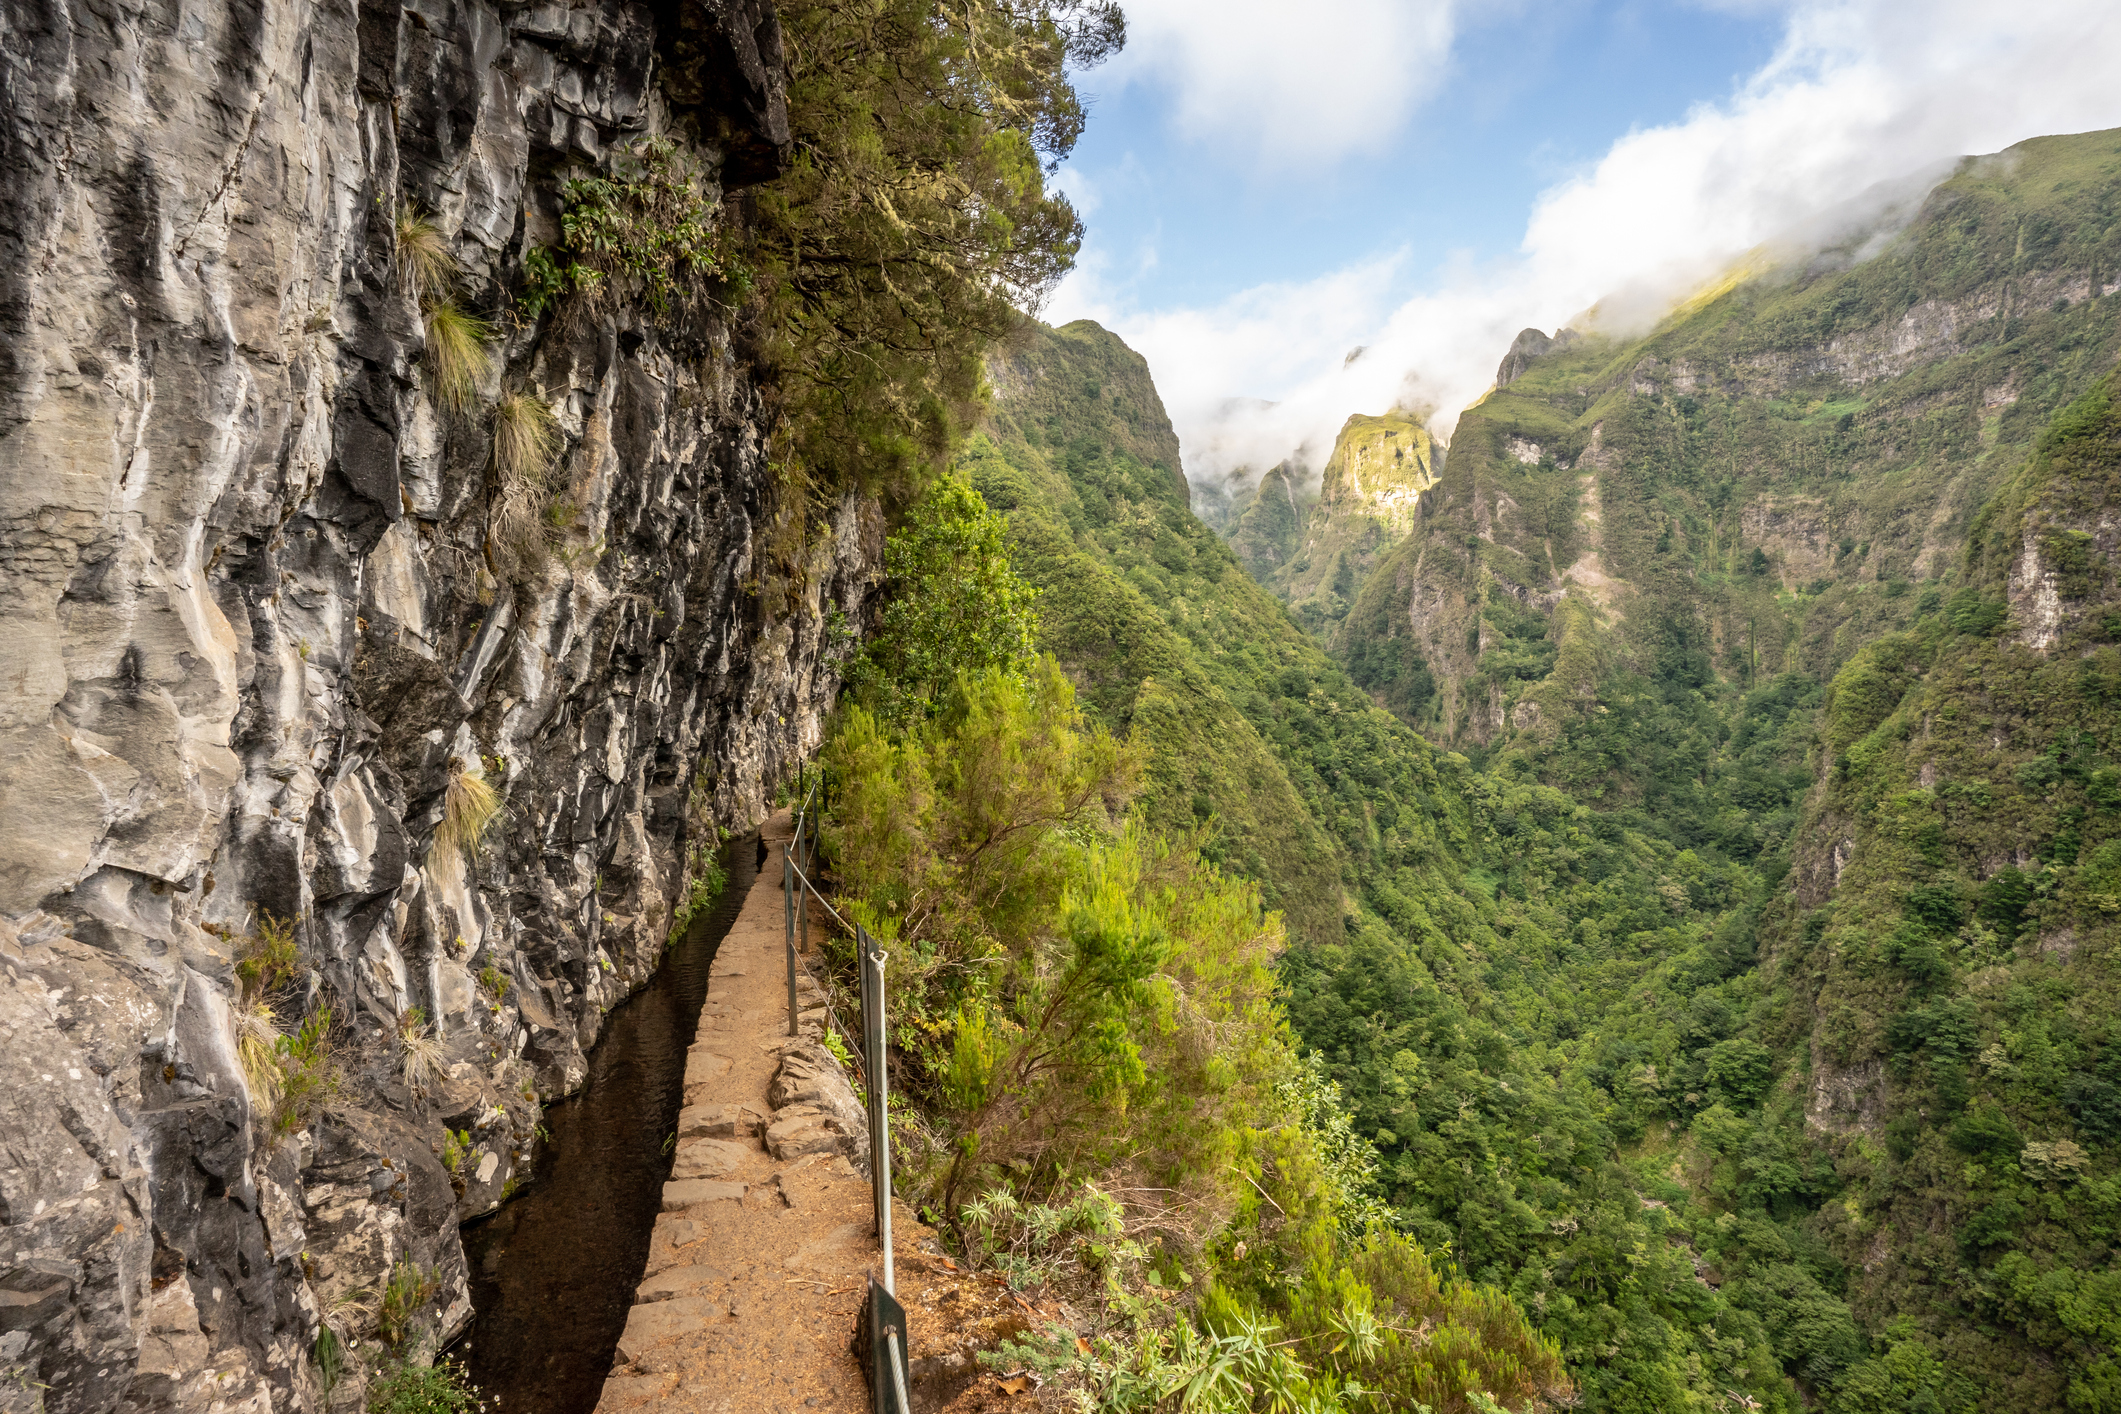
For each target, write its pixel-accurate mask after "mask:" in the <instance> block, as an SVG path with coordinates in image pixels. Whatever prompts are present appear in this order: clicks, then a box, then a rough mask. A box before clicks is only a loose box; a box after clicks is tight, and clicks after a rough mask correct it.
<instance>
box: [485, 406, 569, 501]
mask: <svg viewBox="0 0 2121 1414" xmlns="http://www.w3.org/2000/svg"><path fill="white" fill-rule="evenodd" d="M559 450H560V419H559V418H558V416H556V415H555V414H554V413H553V410H552V409H551V408H550V407H548V406H546V404H545V402H544V400H543V399H542V398H539V397H536V396H535V395H533V394H530V393H525V392H520V391H518V392H514V393H507V394H504V395H503V396H502V398H501V400H500V401H499V402H497V403H495V404H494V407H493V462H494V468H495V469H496V470H497V471H499V472H500V474H501V485H502V486H503V488H504V489H505V488H509V487H515V486H522V487H527V488H532V489H535V490H538V491H543V490H544V489H545V487H546V478H547V477H548V476H549V475H550V474H551V471H552V464H553V460H554V458H555V457H556V456H557V455H558V453H559Z"/></svg>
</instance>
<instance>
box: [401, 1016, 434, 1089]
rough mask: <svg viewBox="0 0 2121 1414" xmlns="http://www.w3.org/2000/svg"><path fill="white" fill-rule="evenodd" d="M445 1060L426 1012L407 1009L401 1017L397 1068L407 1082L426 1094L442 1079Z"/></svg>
mask: <svg viewBox="0 0 2121 1414" xmlns="http://www.w3.org/2000/svg"><path fill="white" fill-rule="evenodd" d="M443 1059H444V1054H443V1050H442V1043H441V1041H440V1040H439V1039H437V1038H436V1036H435V1034H434V1029H433V1028H432V1027H430V1026H429V1025H428V1024H427V1013H426V1012H424V1011H422V1010H421V1009H420V1008H419V1007H408V1008H406V1010H405V1012H404V1014H403V1015H401V1016H400V1017H399V1018H398V1070H399V1071H400V1073H402V1074H403V1075H404V1077H405V1083H406V1084H407V1085H408V1086H410V1087H411V1088H412V1089H414V1090H418V1091H421V1092H423V1093H424V1092H425V1091H426V1089H427V1087H428V1086H429V1085H431V1084H432V1083H434V1081H435V1080H436V1079H438V1078H440V1076H441V1074H442V1063H443Z"/></svg>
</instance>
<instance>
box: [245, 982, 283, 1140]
mask: <svg viewBox="0 0 2121 1414" xmlns="http://www.w3.org/2000/svg"><path fill="white" fill-rule="evenodd" d="M235 1021H236V1059H237V1060H238V1061H239V1062H240V1063H241V1064H242V1066H243V1084H244V1086H245V1088H247V1089H248V1090H249V1091H250V1102H251V1105H252V1107H253V1108H255V1109H256V1110H258V1111H259V1112H260V1113H261V1114H264V1113H270V1112H272V1110H274V1109H275V1108H276V1107H277V1106H278V1105H279V1103H280V1091H281V1089H282V1086H283V1083H284V1080H285V1077H284V1075H283V1074H282V1072H281V1061H280V1050H279V1047H280V1041H281V1036H280V1028H279V1026H278V1024H277V1022H276V1021H275V1019H274V1017H273V1013H272V1006H271V1004H270V1003H268V1002H266V1001H265V1000H264V999H263V998H257V999H254V1000H251V1001H247V1002H239V1003H238V1004H237V1005H236V1012H235Z"/></svg>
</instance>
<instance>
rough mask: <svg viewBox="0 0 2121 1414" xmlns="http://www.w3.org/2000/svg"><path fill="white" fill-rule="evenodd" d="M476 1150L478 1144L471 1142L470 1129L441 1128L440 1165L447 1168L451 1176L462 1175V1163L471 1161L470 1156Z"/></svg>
mask: <svg viewBox="0 0 2121 1414" xmlns="http://www.w3.org/2000/svg"><path fill="white" fill-rule="evenodd" d="M477 1151H478V1146H477V1145H476V1144H475V1143H473V1141H472V1137H471V1131H470V1130H468V1129H448V1128H445V1129H443V1131H442V1167H443V1168H446V1169H448V1170H449V1176H450V1177H451V1178H458V1177H461V1176H462V1175H463V1172H464V1165H465V1164H467V1163H469V1162H470V1161H471V1156H472V1155H473V1154H474V1153H476V1152H477Z"/></svg>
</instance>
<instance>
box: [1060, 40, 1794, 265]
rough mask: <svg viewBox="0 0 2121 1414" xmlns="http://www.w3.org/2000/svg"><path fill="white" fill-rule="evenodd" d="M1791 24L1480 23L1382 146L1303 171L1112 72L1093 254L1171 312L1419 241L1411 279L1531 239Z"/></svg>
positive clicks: (1095, 174) (1096, 174) (1084, 160)
mask: <svg viewBox="0 0 2121 1414" xmlns="http://www.w3.org/2000/svg"><path fill="white" fill-rule="evenodd" d="M1781 33H1782V25H1781V23H1780V17H1779V16H1771V15H1767V14H1763V13H1758V12H1756V13H1753V14H1734V13H1728V12H1725V13H1718V12H1714V11H1710V10H1706V9H1703V8H1701V7H1699V6H1689V5H1670V4H1663V5H1659V4H1645V3H1624V4H1607V3H1590V0H1585V3H1573V4H1568V5H1564V6H1557V7H1554V8H1553V9H1552V10H1549V11H1546V12H1544V13H1542V14H1541V15H1539V16H1538V17H1536V18H1535V17H1533V16H1530V15H1527V14H1523V13H1519V14H1516V15H1499V16H1496V17H1494V18H1491V19H1489V20H1487V21H1486V22H1480V21H1478V20H1475V21H1474V22H1473V23H1472V24H1471V26H1470V27H1469V28H1468V29H1467V30H1465V31H1463V32H1462V33H1461V34H1460V35H1459V36H1458V39H1457V42H1456V44H1455V45H1454V46H1453V52H1452V53H1451V54H1450V56H1449V57H1448V59H1446V60H1445V61H1444V63H1443V64H1442V65H1440V66H1439V72H1438V73H1437V74H1436V76H1435V77H1436V80H1438V81H1439V84H1438V87H1437V88H1436V89H1435V90H1434V93H1433V96H1431V97H1429V98H1427V99H1426V101H1424V102H1422V103H1421V105H1420V106H1419V108H1418V109H1417V110H1416V111H1415V112H1414V113H1413V114H1412V115H1411V117H1410V118H1409V120H1408V121H1406V122H1405V123H1404V124H1403V125H1401V126H1400V128H1399V130H1398V131H1397V132H1396V133H1394V134H1393V135H1392V136H1391V138H1390V140H1389V141H1387V142H1384V143H1381V144H1379V148H1380V149H1381V150H1373V151H1370V152H1364V153H1360V154H1355V155H1349V156H1346V157H1343V158H1341V159H1340V160H1337V161H1326V162H1322V163H1319V164H1317V165H1315V166H1309V167H1305V168H1297V169H1293V170H1292V169H1291V168H1290V167H1288V166H1286V165H1283V164H1275V165H1274V166H1273V167H1271V168H1261V167H1259V166H1257V165H1256V164H1255V163H1254V162H1253V161H1252V154H1251V153H1250V152H1248V151H1246V150H1244V149H1242V148H1234V147H1232V146H1230V145H1226V144H1221V143H1218V142H1216V141H1215V140H1214V139H1213V138H1212V137H1211V136H1201V137H1195V136H1191V135H1187V134H1183V133H1181V132H1180V131H1179V130H1178V126H1177V123H1176V121H1175V115H1174V112H1173V109H1174V100H1173V95H1172V93H1171V90H1170V89H1169V87H1167V86H1165V85H1163V84H1160V83H1156V82H1154V81H1153V80H1152V81H1148V82H1134V83H1119V84H1108V83H1107V82H1106V81H1105V80H1106V75H1105V74H1103V73H1100V72H1097V71H1092V72H1090V73H1088V74H1085V75H1084V76H1083V77H1082V80H1081V86H1082V88H1083V90H1084V91H1085V92H1086V93H1087V94H1088V95H1090V96H1091V98H1092V100H1093V104H1094V106H1093V110H1092V121H1091V124H1090V127H1089V130H1088V131H1087V133H1086V134H1085V135H1084V138H1083V140H1082V143H1081V144H1080V145H1079V146H1078V147H1077V148H1076V151H1075V155H1074V157H1073V158H1072V159H1071V160H1070V162H1069V164H1068V165H1069V167H1071V168H1073V169H1074V170H1073V171H1072V172H1071V173H1070V174H1069V178H1068V182H1069V184H1070V185H1071V186H1073V187H1074V189H1076V190H1084V189H1085V188H1086V189H1087V190H1088V191H1089V192H1090V193H1093V194H1094V197H1093V200H1092V201H1091V202H1089V203H1087V204H1089V205H1091V206H1092V207H1093V208H1094V209H1093V211H1092V213H1091V217H1090V220H1091V230H1092V241H1093V248H1092V254H1093V256H1099V255H1102V256H1104V257H1105V258H1108V259H1113V260H1115V261H1116V262H1119V263H1118V264H1117V265H1116V267H1115V269H1114V275H1115V276H1119V275H1120V274H1121V272H1122V271H1124V272H1125V274H1126V276H1127V277H1128V278H1127V287H1128V289H1129V292H1130V293H1131V294H1133V295H1134V296H1135V297H1136V298H1139V299H1141V300H1143V301H1145V302H1148V303H1151V304H1159V305H1161V304H1172V303H1187V304H1192V303H1200V302H1204V301H1212V300H1215V299H1217V298H1220V297H1221V296H1223V295H1226V294H1229V293H1232V292H1234V291H1235V290H1238V289H1242V288H1244V287H1246V286H1248V285H1254V284H1259V283H1261V282H1265V281H1271V280H1278V279H1285V278H1287V277H1288V276H1289V275H1290V274H1291V273H1292V272H1309V271H1313V270H1319V269H1326V268H1330V267H1333V266H1338V265H1344V264H1349V263H1353V262H1356V261H1359V260H1362V259H1364V258H1366V257H1371V256H1375V255H1377V254H1379V253H1382V252H1387V251H1396V250H1402V249H1403V250H1404V252H1405V254H1406V263H1407V265H1408V266H1409V267H1410V269H1409V274H1410V275H1411V274H1413V273H1415V272H1418V271H1421V270H1423V269H1433V268H1434V267H1436V266H1438V265H1440V264H1441V263H1443V262H1444V261H1445V260H1446V259H1447V258H1448V257H1450V256H1451V255H1453V254H1454V253H1468V252H1469V253H1472V254H1475V255H1496V254H1501V253H1504V252H1506V251H1509V250H1510V249H1512V248H1514V247H1515V246H1516V244H1517V242H1518V241H1519V240H1520V239H1521V238H1522V237H1523V235H1524V225H1525V215H1526V213H1527V212H1528V211H1530V209H1531V207H1532V203H1533V200H1534V199H1535V198H1536V197H1537V196H1538V194H1539V193H1540V192H1541V191H1543V190H1544V189H1546V188H1547V187H1549V186H1551V185H1553V184H1554V183H1555V182H1557V181H1560V180H1562V179H1563V178H1565V177H1566V176H1568V175H1569V174H1570V173H1571V172H1572V171H1575V170H1577V169H1579V168H1581V167H1582V166H1583V165H1585V164H1586V163H1589V162H1592V161H1595V160H1596V159H1597V158H1598V157H1599V156H1600V155H1602V154H1603V153H1604V152H1605V151H1606V149H1607V148H1609V147H1610V146H1612V144H1613V142H1614V140H1615V139H1617V138H1619V137H1621V136H1623V135H1624V134H1626V133H1627V132H1628V131H1629V130H1631V129H1633V128H1640V127H1650V126H1655V125H1657V124H1661V123H1669V122H1675V121H1677V120H1679V119H1681V118H1683V117H1684V116H1685V115H1686V112H1687V110H1688V109H1689V108H1691V107H1693V106H1694V105H1695V104H1697V103H1701V102H1704V101H1713V100H1716V99H1721V98H1724V97H1726V96H1728V95H1729V94H1730V93H1731V91H1732V90H1733V89H1734V88H1735V87H1736V86H1737V85H1738V84H1739V83H1740V82H1741V81H1742V80H1743V79H1744V78H1745V77H1746V76H1747V75H1749V74H1751V73H1753V72H1754V71H1756V70H1757V69H1759V68H1760V66H1761V65H1762V64H1764V63H1766V62H1767V60H1768V59H1769V58H1770V57H1771V56H1772V55H1773V53H1774V51H1775V46H1776V43H1777V41H1778V40H1779V39H1780V37H1781ZM1152 42H1153V41H1152ZM1078 184H1079V185H1078ZM1145 266H1146V268H1144V267H1145ZM1137 272H1138V273H1137Z"/></svg>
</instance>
